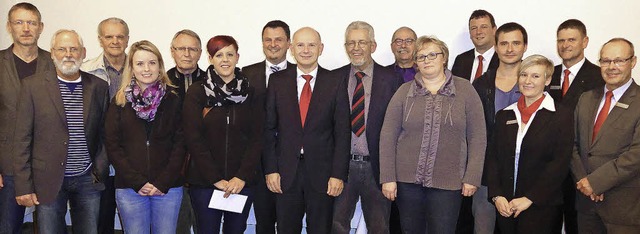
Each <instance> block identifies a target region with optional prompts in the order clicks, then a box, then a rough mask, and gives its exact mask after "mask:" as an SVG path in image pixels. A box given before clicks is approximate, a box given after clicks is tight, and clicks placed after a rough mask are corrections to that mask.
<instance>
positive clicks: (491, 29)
mask: <svg viewBox="0 0 640 234" xmlns="http://www.w3.org/2000/svg"><path fill="white" fill-rule="evenodd" d="M495 33H496V21H495V19H494V18H493V15H492V14H491V13H489V12H487V11H485V10H475V11H473V13H471V17H469V37H470V38H471V42H473V46H474V48H473V49H470V50H468V51H467V52H464V53H462V54H459V55H458V56H456V60H455V61H454V62H453V67H452V68H451V73H453V75H454V76H459V77H462V78H465V79H467V80H469V81H471V82H473V80H475V79H476V78H478V77H480V76H481V75H482V74H484V73H485V72H486V71H487V69H496V68H497V67H498V64H499V62H498V56H496V52H495V49H494V47H493V46H494V45H495V44H496V42H495ZM480 56H482V59H480ZM480 60H482V65H480V62H479V61H480ZM487 63H488V65H487Z"/></svg>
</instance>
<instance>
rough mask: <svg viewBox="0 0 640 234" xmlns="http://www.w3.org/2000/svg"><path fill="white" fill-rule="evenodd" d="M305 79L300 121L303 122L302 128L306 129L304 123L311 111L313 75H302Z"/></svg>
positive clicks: (301, 96)
mask: <svg viewBox="0 0 640 234" xmlns="http://www.w3.org/2000/svg"><path fill="white" fill-rule="evenodd" d="M302 78H304V80H305V82H304V86H302V94H300V103H299V105H300V120H301V122H302V128H304V121H305V119H306V118H307V112H308V110H309V103H310V102H311V79H312V78H313V76H311V75H302Z"/></svg>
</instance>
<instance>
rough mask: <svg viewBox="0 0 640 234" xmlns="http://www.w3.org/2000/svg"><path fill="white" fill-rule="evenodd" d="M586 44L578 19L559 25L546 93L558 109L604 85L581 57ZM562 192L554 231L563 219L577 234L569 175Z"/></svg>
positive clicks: (571, 106) (571, 105) (572, 105)
mask: <svg viewBox="0 0 640 234" xmlns="http://www.w3.org/2000/svg"><path fill="white" fill-rule="evenodd" d="M588 44H589V37H588V36H587V28H586V26H585V25H584V24H583V23H582V22H580V21H579V20H577V19H570V20H567V21H564V22H563V23H562V24H560V26H558V31H557V49H558V55H560V57H561V58H562V64H560V65H557V66H556V67H555V69H554V71H553V76H552V79H551V85H550V86H549V87H550V90H549V94H550V95H551V97H553V100H556V102H558V103H559V104H560V105H559V106H560V108H567V109H568V111H571V112H573V110H574V109H575V108H576V104H577V103H578V98H580V95H582V93H584V92H586V91H589V90H592V89H594V88H598V87H601V86H602V85H604V80H602V76H601V75H600V67H598V66H596V65H595V64H593V63H591V62H589V60H588V59H586V58H585V57H584V49H585V48H587V45H588ZM572 124H573V123H572ZM562 192H563V194H564V203H563V207H562V213H563V217H564V219H558V222H557V223H556V224H555V230H557V231H558V232H560V231H561V230H562V226H563V225H562V224H563V220H564V231H565V233H567V234H577V233H578V222H577V218H576V216H577V213H576V208H575V203H576V202H575V196H576V188H575V183H574V180H573V179H572V178H571V175H570V174H568V175H567V177H566V178H565V180H564V184H563V190H562Z"/></svg>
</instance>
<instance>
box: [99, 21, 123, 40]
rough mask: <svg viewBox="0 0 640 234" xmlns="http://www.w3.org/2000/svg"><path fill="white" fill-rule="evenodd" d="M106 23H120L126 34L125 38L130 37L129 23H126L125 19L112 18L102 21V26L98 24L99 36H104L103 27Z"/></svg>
mask: <svg viewBox="0 0 640 234" xmlns="http://www.w3.org/2000/svg"><path fill="white" fill-rule="evenodd" d="M106 23H119V24H121V25H122V26H124V34H126V35H125V36H129V25H127V22H125V21H124V20H123V19H120V18H118V17H111V18H107V19H104V20H102V21H100V24H98V36H103V35H102V26H104V25H105V24H106Z"/></svg>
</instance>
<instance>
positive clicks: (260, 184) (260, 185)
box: [253, 168, 277, 234]
mask: <svg viewBox="0 0 640 234" xmlns="http://www.w3.org/2000/svg"><path fill="white" fill-rule="evenodd" d="M253 188H254V193H253V194H254V198H253V212H254V214H255V216H256V233H257V234H275V233H276V227H275V225H276V217H277V216H276V215H277V214H276V194H275V193H273V192H271V191H270V190H269V188H267V183H266V181H265V178H264V175H263V173H262V168H260V169H259V170H258V172H257V173H256V178H255V185H254V186H253Z"/></svg>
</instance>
